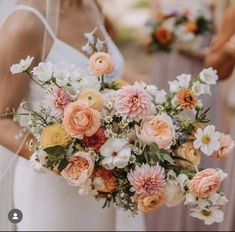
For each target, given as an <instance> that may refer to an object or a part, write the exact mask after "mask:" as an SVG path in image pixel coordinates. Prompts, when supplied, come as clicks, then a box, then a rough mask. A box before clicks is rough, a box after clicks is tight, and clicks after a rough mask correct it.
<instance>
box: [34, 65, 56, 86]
mask: <svg viewBox="0 0 235 232" xmlns="http://www.w3.org/2000/svg"><path fill="white" fill-rule="evenodd" d="M32 73H33V75H34V76H36V77H37V78H38V79H39V80H40V81H42V82H47V81H49V80H50V79H51V78H52V74H53V65H52V63H51V62H47V63H45V62H41V63H39V65H38V66H37V67H35V68H34V69H33V71H32Z"/></svg>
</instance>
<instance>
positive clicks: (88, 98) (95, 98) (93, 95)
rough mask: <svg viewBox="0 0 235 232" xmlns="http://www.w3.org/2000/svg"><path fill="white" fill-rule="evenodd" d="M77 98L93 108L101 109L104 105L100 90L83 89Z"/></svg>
mask: <svg viewBox="0 0 235 232" xmlns="http://www.w3.org/2000/svg"><path fill="white" fill-rule="evenodd" d="M78 100H81V101H83V102H84V103H85V104H87V105H88V106H89V107H91V108H93V109H95V110H98V111H100V110H102V108H103V107H104V100H103V96H102V94H101V93H100V92H98V91H97V90H95V89H85V90H83V91H82V92H81V93H80V95H79V97H78Z"/></svg>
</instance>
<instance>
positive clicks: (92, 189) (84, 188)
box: [78, 177, 104, 196]
mask: <svg viewBox="0 0 235 232" xmlns="http://www.w3.org/2000/svg"><path fill="white" fill-rule="evenodd" d="M103 188H104V183H103V181H102V179H101V178H100V177H96V178H95V179H94V180H92V179H91V178H89V179H87V180H86V181H85V183H84V184H83V185H81V186H79V189H78V194H79V195H81V196H96V195H97V194H98V191H99V190H101V189H103Z"/></svg>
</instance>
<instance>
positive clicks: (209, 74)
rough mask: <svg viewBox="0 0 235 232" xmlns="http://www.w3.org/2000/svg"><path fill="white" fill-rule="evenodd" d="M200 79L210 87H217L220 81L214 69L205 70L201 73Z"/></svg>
mask: <svg viewBox="0 0 235 232" xmlns="http://www.w3.org/2000/svg"><path fill="white" fill-rule="evenodd" d="M199 77H200V79H201V81H202V82H204V83H206V84H208V85H215V84H216V81H217V80H218V75H217V71H216V70H215V69H213V68H207V69H203V70H202V71H201V72H200V73H199Z"/></svg>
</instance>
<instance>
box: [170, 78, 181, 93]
mask: <svg viewBox="0 0 235 232" xmlns="http://www.w3.org/2000/svg"><path fill="white" fill-rule="evenodd" d="M168 84H169V87H170V92H172V93H175V92H177V91H178V90H179V88H180V86H179V81H177V80H174V81H168Z"/></svg>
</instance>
